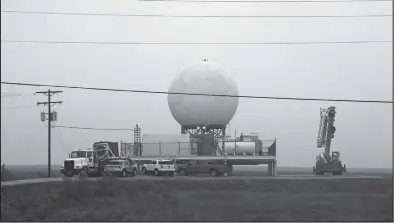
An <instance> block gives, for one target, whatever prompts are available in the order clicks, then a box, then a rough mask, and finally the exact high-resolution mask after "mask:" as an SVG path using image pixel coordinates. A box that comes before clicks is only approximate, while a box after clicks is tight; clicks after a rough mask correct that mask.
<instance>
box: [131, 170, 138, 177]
mask: <svg viewBox="0 0 394 223" xmlns="http://www.w3.org/2000/svg"><path fill="white" fill-rule="evenodd" d="M135 175H137V169H133V172H131V176H133V177H135Z"/></svg>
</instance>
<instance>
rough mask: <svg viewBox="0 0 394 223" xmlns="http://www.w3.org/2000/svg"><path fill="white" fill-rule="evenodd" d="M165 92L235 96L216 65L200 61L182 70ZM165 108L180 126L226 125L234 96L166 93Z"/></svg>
mask: <svg viewBox="0 0 394 223" xmlns="http://www.w3.org/2000/svg"><path fill="white" fill-rule="evenodd" d="M168 91H169V92H176V93H198V94H215V95H234V96H238V95H239V94H238V88H237V85H236V83H235V82H234V81H233V79H232V78H231V77H230V76H229V75H228V74H227V72H226V71H225V70H224V69H223V68H222V67H221V66H220V65H218V64H216V63H212V62H208V61H204V62H202V63H198V64H195V65H192V66H190V67H188V68H187V69H185V70H182V71H181V72H180V73H179V74H178V75H177V76H176V77H175V78H174V79H173V81H172V82H171V84H170V87H169V90H168ZM168 107H169V109H170V111H171V114H172V116H173V117H174V118H175V120H176V121H177V122H178V123H179V124H180V125H181V126H204V125H206V126H210V125H215V126H226V125H227V124H228V123H229V122H230V120H231V119H232V118H233V116H234V114H235V112H236V110H237V107H238V97H209V96H198V95H180V94H169V95H168Z"/></svg>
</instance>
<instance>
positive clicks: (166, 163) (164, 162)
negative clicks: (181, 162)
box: [159, 161, 174, 165]
mask: <svg viewBox="0 0 394 223" xmlns="http://www.w3.org/2000/svg"><path fill="white" fill-rule="evenodd" d="M159 164H164V165H172V164H174V163H173V162H172V161H159Z"/></svg>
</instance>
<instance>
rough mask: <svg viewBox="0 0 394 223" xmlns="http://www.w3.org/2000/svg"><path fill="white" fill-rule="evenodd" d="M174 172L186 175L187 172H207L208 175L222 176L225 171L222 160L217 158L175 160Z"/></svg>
mask: <svg viewBox="0 0 394 223" xmlns="http://www.w3.org/2000/svg"><path fill="white" fill-rule="evenodd" d="M176 166H177V167H176V173H177V174H179V175H181V176H182V175H183V176H187V175H189V174H199V173H208V174H209V175H210V176H212V177H215V176H223V175H224V173H226V172H227V168H226V166H225V165H224V162H220V161H217V160H214V161H210V160H177V165H176Z"/></svg>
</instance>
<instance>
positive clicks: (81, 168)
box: [60, 141, 126, 177]
mask: <svg viewBox="0 0 394 223" xmlns="http://www.w3.org/2000/svg"><path fill="white" fill-rule="evenodd" d="M119 158H126V157H120V155H119V146H118V142H109V141H101V142H95V143H93V149H76V150H73V151H72V152H71V153H70V154H69V158H68V159H66V160H64V164H63V165H62V166H61V168H60V172H61V173H63V174H64V175H66V176H68V177H72V176H73V175H75V174H87V175H88V176H94V175H103V173H104V167H105V165H106V163H107V162H108V161H110V160H113V159H119Z"/></svg>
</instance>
